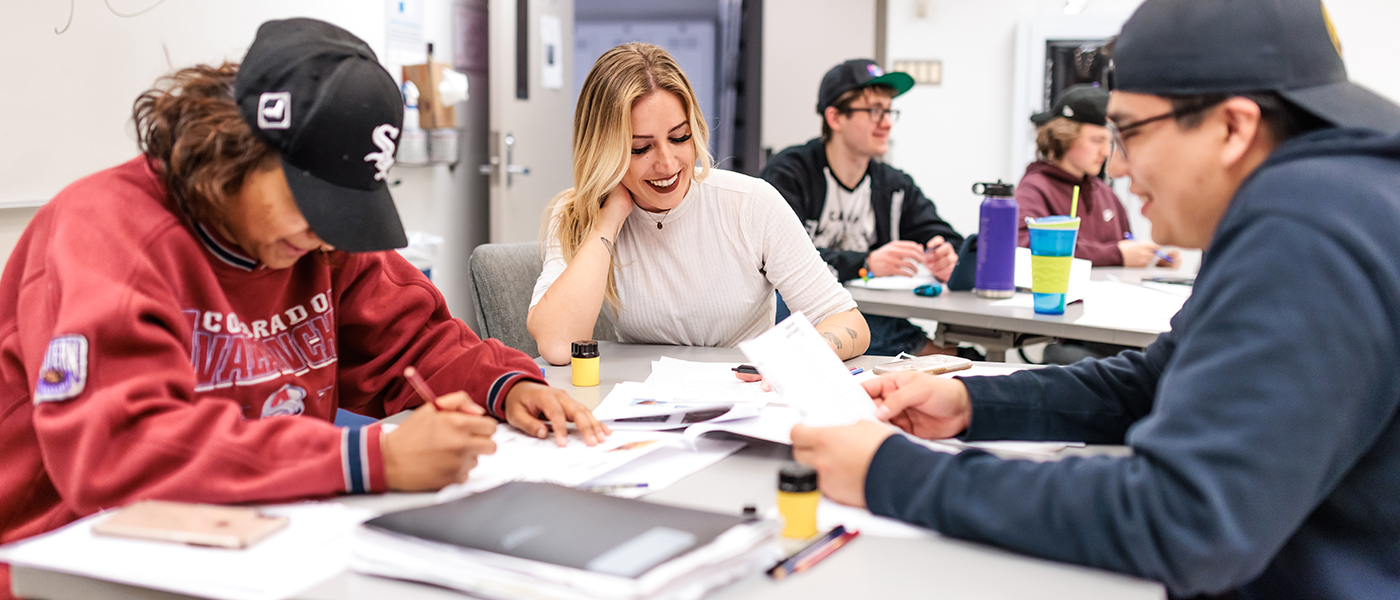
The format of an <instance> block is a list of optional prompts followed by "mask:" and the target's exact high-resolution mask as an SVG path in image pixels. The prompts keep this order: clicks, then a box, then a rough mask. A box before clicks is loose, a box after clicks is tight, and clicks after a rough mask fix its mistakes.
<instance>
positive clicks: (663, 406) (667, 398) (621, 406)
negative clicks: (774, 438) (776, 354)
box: [593, 374, 776, 430]
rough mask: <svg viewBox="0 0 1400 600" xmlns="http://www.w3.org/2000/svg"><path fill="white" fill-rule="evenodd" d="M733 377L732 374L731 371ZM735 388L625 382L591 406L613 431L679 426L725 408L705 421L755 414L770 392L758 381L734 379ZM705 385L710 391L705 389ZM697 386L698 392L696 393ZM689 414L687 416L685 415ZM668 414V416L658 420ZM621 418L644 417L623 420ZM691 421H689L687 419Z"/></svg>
mask: <svg viewBox="0 0 1400 600" xmlns="http://www.w3.org/2000/svg"><path fill="white" fill-rule="evenodd" d="M731 376H732V374H731ZM735 383H736V384H737V385H736V386H735V387H734V388H729V387H727V386H728V384H723V386H704V385H690V386H686V385H680V384H654V383H638V382H633V381H625V382H622V383H619V384H617V385H615V386H613V389H612V391H611V392H609V393H608V395H607V397H605V398H603V401H602V402H600V403H598V406H597V407H596V408H594V409H593V416H594V417H595V418H597V419H598V420H599V421H605V422H607V424H608V426H609V427H612V428H613V429H614V430H621V429H632V430H662V429H678V428H683V427H686V426H689V425H691V424H692V423H694V422H697V421H694V419H695V418H696V417H697V416H703V415H697V414H696V413H705V412H714V411H725V410H727V412H724V413H723V415H721V416H716V417H710V418H706V419H704V421H707V422H708V421H716V420H719V421H732V420H734V419H745V418H750V417H756V416H758V414H759V411H760V410H762V408H763V406H764V405H766V404H767V397H769V396H773V397H776V394H773V393H772V392H763V391H761V386H760V385H759V384H758V383H757V382H753V383H744V382H741V381H738V380H735ZM707 387H708V389H709V391H705V390H706V388H707ZM697 389H698V390H700V393H696V392H697ZM687 415H689V417H687ZM666 416H670V417H672V418H669V419H661V420H659V421H653V419H660V418H661V417H666ZM620 419H645V421H641V422H638V421H633V422H625V421H619V420H620ZM687 420H690V422H686V421H687Z"/></svg>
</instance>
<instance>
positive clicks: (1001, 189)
mask: <svg viewBox="0 0 1400 600" xmlns="http://www.w3.org/2000/svg"><path fill="white" fill-rule="evenodd" d="M979 187H980V188H982V189H980V190H979V189H977V188H979ZM972 193H974V194H981V195H983V196H1001V197H1006V198H1010V197H1013V196H1015V195H1016V186H1014V185H1011V184H1009V183H1006V182H1005V181H1002V180H1000V179H998V180H997V181H996V183H974V184H972Z"/></svg>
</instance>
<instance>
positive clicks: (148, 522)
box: [92, 500, 289, 549]
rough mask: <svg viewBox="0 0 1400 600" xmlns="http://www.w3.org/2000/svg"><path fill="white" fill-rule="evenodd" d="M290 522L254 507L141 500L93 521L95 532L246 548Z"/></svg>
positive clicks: (178, 542) (163, 540) (145, 538)
mask: <svg viewBox="0 0 1400 600" xmlns="http://www.w3.org/2000/svg"><path fill="white" fill-rule="evenodd" d="M288 523H289V519H287V517H270V516H267V515H264V514H262V513H260V512H258V509H256V508H248V507H236V506H215V505H213V504H189V503H185V502H166V501H163V500H142V501H141V502H137V503H135V504H132V505H130V506H127V507H126V508H123V509H121V510H118V511H117V512H116V514H114V515H112V516H110V517H108V518H106V519H103V520H102V521H101V522H100V523H98V524H96V525H93V527H92V532H93V533H96V534H98V535H108V536H115V537H126V538H136V539H142V540H154V541H159V542H174V543H177V544H190V545H193V546H213V547H217V548H235V549H237V548H247V547H248V546H251V545H253V544H255V543H257V542H258V541H259V540H261V539H263V538H266V537H267V536H269V535H272V534H273V533H275V532H277V531H278V530H280V529H282V528H283V527H286V526H287V524H288Z"/></svg>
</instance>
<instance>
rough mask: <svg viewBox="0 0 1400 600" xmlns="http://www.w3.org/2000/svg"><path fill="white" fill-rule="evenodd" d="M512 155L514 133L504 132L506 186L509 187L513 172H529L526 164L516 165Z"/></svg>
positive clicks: (527, 173) (526, 173) (513, 175)
mask: <svg viewBox="0 0 1400 600" xmlns="http://www.w3.org/2000/svg"><path fill="white" fill-rule="evenodd" d="M514 156H515V134H512V133H507V134H506V187H510V186H511V184H512V183H513V181H512V180H513V179H514V178H515V174H516V173H519V174H521V175H529V174H530V167H527V166H525V165H517V164H515V160H514Z"/></svg>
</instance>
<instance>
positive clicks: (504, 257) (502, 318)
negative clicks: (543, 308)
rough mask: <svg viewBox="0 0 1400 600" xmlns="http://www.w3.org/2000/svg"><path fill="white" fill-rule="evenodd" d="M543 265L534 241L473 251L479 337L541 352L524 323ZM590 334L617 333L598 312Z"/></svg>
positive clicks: (484, 246) (534, 354)
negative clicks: (494, 339)
mask: <svg viewBox="0 0 1400 600" xmlns="http://www.w3.org/2000/svg"><path fill="white" fill-rule="evenodd" d="M543 268H544V265H543V263H542V262H541V260H540V245H539V244H538V243H536V242H518V243H513V244H482V245H480V246H477V247H476V250H474V251H472V257H471V266H470V269H471V282H472V294H473V295H474V296H475V299H476V322H477V324H478V326H479V327H480V328H481V331H479V332H478V333H479V334H481V337H482V338H496V339H498V340H500V341H501V343H502V344H505V345H507V346H510V347H511V348H515V349H516V350H519V351H521V352H524V353H525V354H528V355H530V357H531V358H534V357H538V356H539V355H540V351H539V347H538V346H536V345H535V338H533V337H531V336H530V331H529V329H528V328H527V327H526V325H525V319H526V316H527V315H528V314H529V312H530V297H531V296H532V295H533V294H534V292H535V281H536V280H538V279H539V278H540V271H541V270H542V269H543ZM593 337H594V339H598V340H609V341H616V340H617V334H616V332H615V330H614V328H613V325H612V322H611V321H609V320H608V319H607V318H606V317H605V316H604V315H603V314H602V312H601V311H600V313H599V315H598V321H597V324H596V325H594V327H593Z"/></svg>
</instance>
